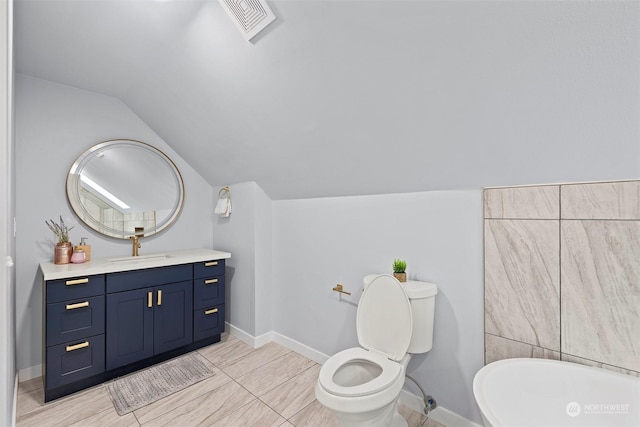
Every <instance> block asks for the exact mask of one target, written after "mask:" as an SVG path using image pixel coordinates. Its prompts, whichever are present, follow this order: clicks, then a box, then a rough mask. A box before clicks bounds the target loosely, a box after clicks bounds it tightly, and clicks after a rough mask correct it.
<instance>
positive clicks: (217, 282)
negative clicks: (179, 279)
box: [193, 259, 225, 341]
mask: <svg viewBox="0 0 640 427" xmlns="http://www.w3.org/2000/svg"><path fill="white" fill-rule="evenodd" d="M224 269H225V261H224V260H223V259H221V260H212V261H205V262H198V263H195V264H194V265H193V309H194V311H193V339H194V341H199V340H202V339H206V338H210V337H214V336H218V335H220V334H221V333H222V332H223V331H224V317H225V316H224V298H225V281H224V272H225V270H224Z"/></svg>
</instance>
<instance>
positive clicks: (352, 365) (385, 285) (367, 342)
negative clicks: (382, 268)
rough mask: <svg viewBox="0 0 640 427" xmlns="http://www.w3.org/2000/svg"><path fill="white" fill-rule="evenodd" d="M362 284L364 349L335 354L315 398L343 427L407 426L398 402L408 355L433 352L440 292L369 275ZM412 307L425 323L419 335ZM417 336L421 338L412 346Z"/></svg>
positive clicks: (358, 323) (428, 285) (358, 318)
mask: <svg viewBox="0 0 640 427" xmlns="http://www.w3.org/2000/svg"><path fill="white" fill-rule="evenodd" d="M364 282H365V290H364V292H363V294H362V297H361V298H360V303H359V304H358V311H357V315H356V330H357V334H358V342H359V344H360V346H361V347H354V348H349V349H347V350H343V351H341V352H339V353H336V354H335V355H333V356H331V357H330V358H329V359H328V360H327V361H326V362H325V363H324V365H322V368H321V369H320V374H319V376H318V381H317V383H316V388H315V393H316V398H317V399H318V401H319V402H320V403H321V404H322V405H324V406H325V407H327V408H329V409H331V410H333V411H335V412H336V413H337V414H338V417H339V422H340V425H341V426H365V425H366V426H371V427H377V426H398V427H400V426H406V425H407V422H406V421H405V420H404V418H402V416H401V415H400V414H399V413H398V411H397V402H398V397H399V396H400V391H401V390H402V386H403V385H404V380H405V371H406V368H407V365H408V364H409V361H410V359H411V354H409V353H407V351H408V350H409V348H410V347H412V344H414V345H413V347H414V350H416V351H413V352H415V353H419V352H426V351H429V350H430V349H431V342H432V335H433V311H434V310H433V307H434V304H433V300H434V298H435V295H436V294H437V287H436V286H435V285H433V284H431V283H426V282H417V281H412V282H411V283H408V284H405V285H403V284H400V282H398V281H397V280H396V279H395V278H394V277H393V276H390V275H369V276H367V277H365V279H364ZM407 289H411V293H412V294H413V295H414V296H415V298H414V299H413V300H415V304H414V301H413V300H412V299H411V296H410V295H408V294H407ZM420 300H424V301H420ZM425 303H426V304H425ZM412 305H415V307H414V308H417V310H418V311H419V312H420V313H416V314H419V319H420V320H421V321H426V324H420V325H416V329H417V330H414V318H415V317H416V316H415V314H414V313H413V311H412ZM425 310H426V311H427V312H428V313H426V317H425V313H423V312H424V311H425ZM415 332H419V335H421V336H420V337H419V338H416V339H415V340H414V335H416V334H415ZM423 335H427V337H426V338H427V339H425V337H424V336H423Z"/></svg>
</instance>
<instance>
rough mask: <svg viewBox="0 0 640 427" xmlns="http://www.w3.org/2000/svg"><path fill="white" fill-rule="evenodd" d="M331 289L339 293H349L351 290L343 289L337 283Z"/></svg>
mask: <svg viewBox="0 0 640 427" xmlns="http://www.w3.org/2000/svg"><path fill="white" fill-rule="evenodd" d="M332 291H336V292H340V293H341V294H347V295H351V292H347V291H345V290H344V287H343V286H342V285H341V284H340V283H338V284H337V285H336V286H335V287H334V288H333V289H332Z"/></svg>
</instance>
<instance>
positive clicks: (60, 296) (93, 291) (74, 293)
mask: <svg viewBox="0 0 640 427" xmlns="http://www.w3.org/2000/svg"><path fill="white" fill-rule="evenodd" d="M46 293H47V302H48V303H50V302H61V301H69V300H75V299H81V298H87V297H91V296H94V295H101V294H104V274H98V275H95V276H82V277H72V278H68V279H59V280H48V281H47V283H46Z"/></svg>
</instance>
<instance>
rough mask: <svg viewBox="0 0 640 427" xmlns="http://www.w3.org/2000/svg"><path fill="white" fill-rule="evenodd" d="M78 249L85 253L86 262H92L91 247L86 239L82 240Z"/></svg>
mask: <svg viewBox="0 0 640 427" xmlns="http://www.w3.org/2000/svg"><path fill="white" fill-rule="evenodd" d="M76 248H80V249H82V250H83V251H84V255H85V258H86V261H91V245H87V238H86V237H81V238H80V244H79V245H78V246H76Z"/></svg>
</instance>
